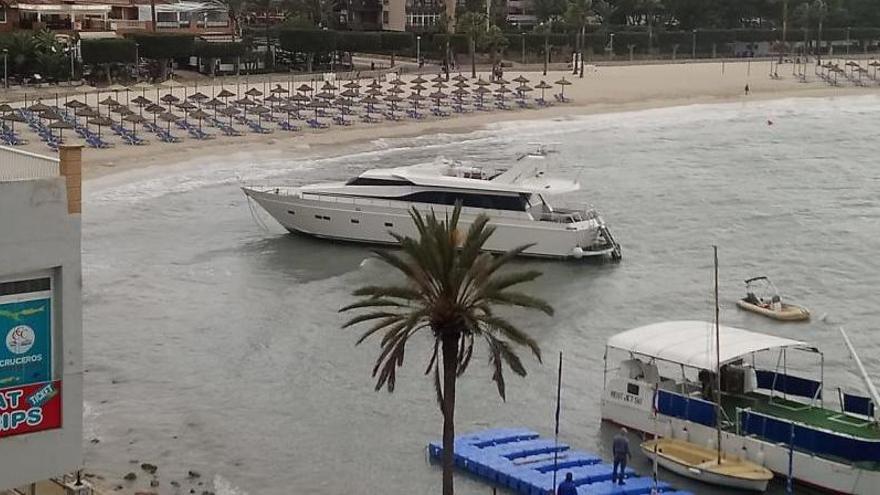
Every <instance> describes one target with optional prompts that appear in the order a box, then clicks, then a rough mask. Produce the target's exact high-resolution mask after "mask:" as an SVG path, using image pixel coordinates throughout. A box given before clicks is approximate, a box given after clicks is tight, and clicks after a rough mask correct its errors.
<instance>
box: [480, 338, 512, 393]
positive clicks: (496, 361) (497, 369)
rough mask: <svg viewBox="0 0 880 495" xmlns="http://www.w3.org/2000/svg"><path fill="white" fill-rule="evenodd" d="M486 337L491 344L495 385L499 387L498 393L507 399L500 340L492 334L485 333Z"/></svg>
mask: <svg viewBox="0 0 880 495" xmlns="http://www.w3.org/2000/svg"><path fill="white" fill-rule="evenodd" d="M485 337H486V343H488V344H489V366H491V367H492V381H493V382H495V386H496V387H497V388H498V395H500V396H501V400H503V401H507V395H506V393H505V385H504V369H503V361H502V358H501V346H500V341H499V340H498V339H496V338H495V337H493V336H492V335H491V334H485Z"/></svg>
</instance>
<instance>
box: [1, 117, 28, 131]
mask: <svg viewBox="0 0 880 495" xmlns="http://www.w3.org/2000/svg"><path fill="white" fill-rule="evenodd" d="M2 119H3V120H5V121H6V122H11V123H12V125H10V130H12V132H15V123H16V122H26V120H25V119H24V117H22V116H21V115H19V114H18V112H11V113H7V114H6V115H4V116H3V117H2Z"/></svg>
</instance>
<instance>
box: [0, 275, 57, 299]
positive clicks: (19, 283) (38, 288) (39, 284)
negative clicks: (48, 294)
mask: <svg viewBox="0 0 880 495" xmlns="http://www.w3.org/2000/svg"><path fill="white" fill-rule="evenodd" d="M51 288H52V284H51V282H50V281H49V279H48V278H34V279H30V280H16V281H15V282H3V283H0V296H8V295H12V294H27V293H28V292H42V291H46V290H49V289H51Z"/></svg>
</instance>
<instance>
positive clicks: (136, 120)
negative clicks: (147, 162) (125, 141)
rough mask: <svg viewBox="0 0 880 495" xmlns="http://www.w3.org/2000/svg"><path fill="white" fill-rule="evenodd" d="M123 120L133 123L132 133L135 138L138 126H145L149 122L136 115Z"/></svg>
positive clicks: (127, 116)
mask: <svg viewBox="0 0 880 495" xmlns="http://www.w3.org/2000/svg"><path fill="white" fill-rule="evenodd" d="M122 120H124V121H126V122H131V133H132V134H133V135H134V137H137V125H138V124H143V123H144V122H146V121H147V119H145V118H143V116H141V115H136V114H131V115H126V116H125V117H123V118H122Z"/></svg>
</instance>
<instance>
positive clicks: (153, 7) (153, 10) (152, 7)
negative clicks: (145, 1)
mask: <svg viewBox="0 0 880 495" xmlns="http://www.w3.org/2000/svg"><path fill="white" fill-rule="evenodd" d="M150 21H151V23H150V24H151V25H150V31H153V32H156V0H150Z"/></svg>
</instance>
